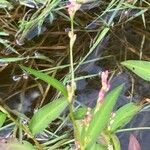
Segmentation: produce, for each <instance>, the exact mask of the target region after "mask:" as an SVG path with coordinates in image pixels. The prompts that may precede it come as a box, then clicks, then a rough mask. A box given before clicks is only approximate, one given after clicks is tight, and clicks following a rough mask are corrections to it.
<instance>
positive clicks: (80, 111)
mask: <svg viewBox="0 0 150 150" xmlns="http://www.w3.org/2000/svg"><path fill="white" fill-rule="evenodd" d="M86 112H87V107H85V106H84V107H80V108H78V109H77V110H76V111H75V112H74V113H73V115H74V119H75V120H81V119H83V118H84V117H85V115H86Z"/></svg>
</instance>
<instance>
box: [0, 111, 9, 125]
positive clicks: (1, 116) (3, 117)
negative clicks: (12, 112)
mask: <svg viewBox="0 0 150 150" xmlns="http://www.w3.org/2000/svg"><path fill="white" fill-rule="evenodd" d="M6 117H7V115H6V114H4V113H2V112H0V127H2V125H3V124H4V122H5V120H6Z"/></svg>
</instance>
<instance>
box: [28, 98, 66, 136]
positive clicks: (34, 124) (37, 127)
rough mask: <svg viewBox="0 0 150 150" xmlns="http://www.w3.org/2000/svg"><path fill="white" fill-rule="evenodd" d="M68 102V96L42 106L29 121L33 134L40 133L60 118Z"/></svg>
mask: <svg viewBox="0 0 150 150" xmlns="http://www.w3.org/2000/svg"><path fill="white" fill-rule="evenodd" d="M67 105H68V102H67V100H66V98H64V97H63V98H59V99H57V100H54V101H53V102H51V103H48V104H47V105H45V106H43V107H42V108H40V109H39V110H38V111H37V112H36V113H35V114H34V115H33V117H32V119H31V121H30V123H29V129H30V130H31V132H32V133H33V134H37V133H40V132H41V131H42V130H44V129H45V128H46V127H48V124H50V123H51V122H52V121H53V120H55V119H56V118H58V116H59V115H60V114H61V113H62V112H63V111H64V109H65V108H66V107H67Z"/></svg>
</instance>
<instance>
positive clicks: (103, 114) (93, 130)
mask: <svg viewBox="0 0 150 150" xmlns="http://www.w3.org/2000/svg"><path fill="white" fill-rule="evenodd" d="M123 85H124V84H122V85H120V86H118V87H117V88H115V89H114V90H112V91H111V92H109V93H108V94H107V95H106V97H105V100H104V102H103V103H102V106H101V107H100V109H99V110H97V111H96V113H95V114H94V116H93V119H92V120H91V122H90V124H89V126H88V129H87V132H86V133H85V137H84V145H87V147H88V146H89V147H90V146H91V144H93V143H94V142H96V139H97V137H98V136H99V135H100V133H101V132H102V130H103V129H104V128H105V127H106V125H107V123H108V121H109V119H110V115H111V112H112V110H113V107H114V105H115V104H116V101H117V99H118V96H119V95H120V92H121V90H122V88H123Z"/></svg>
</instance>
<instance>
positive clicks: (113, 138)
mask: <svg viewBox="0 0 150 150" xmlns="http://www.w3.org/2000/svg"><path fill="white" fill-rule="evenodd" d="M110 139H111V141H112V144H113V147H114V150H121V146H120V141H119V139H118V137H117V136H116V135H115V134H111V135H110Z"/></svg>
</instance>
